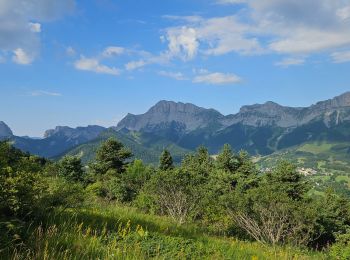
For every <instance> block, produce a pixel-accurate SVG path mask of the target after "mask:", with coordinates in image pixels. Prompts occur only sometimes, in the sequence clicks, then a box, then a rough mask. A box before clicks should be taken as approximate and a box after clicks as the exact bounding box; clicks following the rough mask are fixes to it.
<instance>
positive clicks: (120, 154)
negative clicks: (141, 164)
mask: <svg viewBox="0 0 350 260" xmlns="http://www.w3.org/2000/svg"><path fill="white" fill-rule="evenodd" d="M131 156H132V153H131V152H130V151H129V150H128V149H126V148H125V147H124V145H123V144H122V143H121V142H119V141H117V140H116V139H114V138H110V139H108V140H107V141H105V142H104V143H102V145H101V146H100V148H99V149H98V150H97V152H96V165H95V170H96V172H97V173H98V174H105V173H106V172H107V171H108V170H110V169H113V170H116V172H117V173H120V172H122V171H124V167H125V164H126V160H127V159H129V158H130V157H131Z"/></svg>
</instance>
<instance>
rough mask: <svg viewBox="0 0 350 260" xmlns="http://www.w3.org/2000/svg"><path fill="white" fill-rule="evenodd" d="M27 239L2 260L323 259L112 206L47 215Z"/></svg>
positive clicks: (295, 250)
mask: <svg viewBox="0 0 350 260" xmlns="http://www.w3.org/2000/svg"><path fill="white" fill-rule="evenodd" d="M28 234H29V237H28V239H27V243H26V244H25V245H22V246H19V247H18V248H17V249H16V250H15V251H14V252H3V254H6V253H7V255H4V256H5V258H6V259H45V260H46V259H50V260H51V259H150V258H152V259H254V260H256V259H326V256H325V255H323V254H322V253H314V252H307V251H305V252H303V251H300V250H297V249H294V248H278V247H276V248H271V247H266V246H263V245H260V244H258V243H251V242H243V241H238V240H236V239H231V238H224V237H215V236H210V235H209V234H207V232H206V231H205V230H204V229H201V228H199V227H198V226H196V225H182V226H179V225H178V224H176V223H174V222H172V221H171V220H170V219H168V218H165V217H159V216H153V215H146V214H142V213H140V212H138V211H137V210H135V209H132V208H128V207H121V206H116V205H109V206H98V207H97V206H96V207H93V208H85V209H80V210H74V211H73V210H72V211H66V212H64V213H60V214H52V215H50V216H49V217H48V219H47V220H46V221H45V222H43V223H41V224H39V225H32V226H31V227H29V228H28ZM0 258H1V257H0Z"/></svg>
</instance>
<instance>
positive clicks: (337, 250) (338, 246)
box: [330, 230, 350, 260]
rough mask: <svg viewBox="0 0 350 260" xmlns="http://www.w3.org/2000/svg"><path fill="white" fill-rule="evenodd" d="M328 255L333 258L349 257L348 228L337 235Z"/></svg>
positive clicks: (344, 258) (349, 235)
mask: <svg viewBox="0 0 350 260" xmlns="http://www.w3.org/2000/svg"><path fill="white" fill-rule="evenodd" d="M330 256H331V257H332V258H334V259H339V260H347V259H350V230H347V233H345V234H340V235H338V236H337V240H336V243H335V244H334V245H332V246H331V249H330Z"/></svg>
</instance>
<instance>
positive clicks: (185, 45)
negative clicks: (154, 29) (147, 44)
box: [166, 26, 199, 60]
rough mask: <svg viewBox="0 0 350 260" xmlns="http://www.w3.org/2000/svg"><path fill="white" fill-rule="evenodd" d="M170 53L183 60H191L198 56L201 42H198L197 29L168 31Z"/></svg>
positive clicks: (176, 28)
mask: <svg viewBox="0 0 350 260" xmlns="http://www.w3.org/2000/svg"><path fill="white" fill-rule="evenodd" d="M166 39H167V40H168V42H169V44H168V48H169V53H170V54H171V55H172V56H175V57H180V58H182V59H183V60H190V59H192V58H194V56H195V55H196V54H197V49H198V46H199V42H198V41H197V32H196V29H194V28H191V27H187V26H182V27H173V28H169V29H168V30H167V35H166Z"/></svg>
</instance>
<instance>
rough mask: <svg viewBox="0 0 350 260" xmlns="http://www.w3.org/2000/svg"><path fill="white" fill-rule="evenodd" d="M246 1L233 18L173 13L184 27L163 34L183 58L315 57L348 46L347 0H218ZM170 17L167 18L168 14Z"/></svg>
mask: <svg viewBox="0 0 350 260" xmlns="http://www.w3.org/2000/svg"><path fill="white" fill-rule="evenodd" d="M215 2H216V3H218V4H237V3H245V4H246V5H245V7H244V8H242V9H240V11H239V12H236V14H234V15H232V16H225V17H211V18H203V17H198V16H194V17H191V16H184V17H178V16H173V17H170V18H171V19H176V20H177V21H178V22H179V23H182V26H176V27H170V28H167V29H166V34H165V35H164V36H163V37H162V38H161V39H163V41H164V40H167V41H168V42H169V52H170V53H172V54H174V56H178V57H181V58H183V59H185V60H186V59H190V58H193V57H194V56H195V55H196V54H206V55H223V54H227V53H230V52H235V53H238V54H243V55H247V54H248V55H256V54H264V53H283V54H290V55H293V56H295V55H311V54H313V53H332V52H334V51H335V50H336V49H338V48H344V47H350V4H349V1H347V0H346V1H345V0H307V1H295V0H216V1H215ZM168 18H169V17H168Z"/></svg>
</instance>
